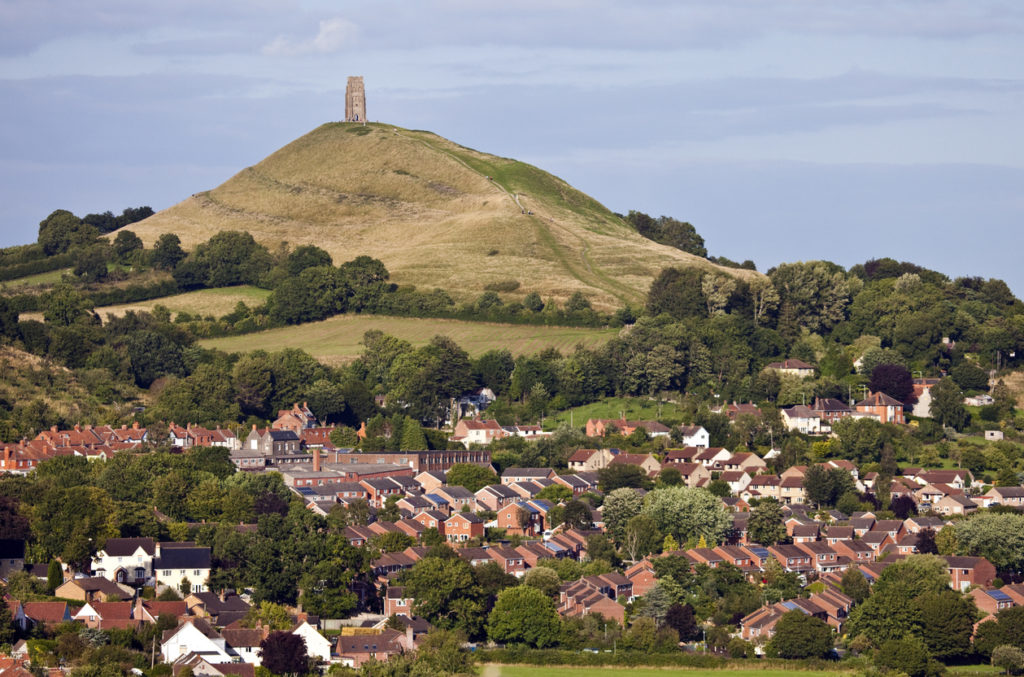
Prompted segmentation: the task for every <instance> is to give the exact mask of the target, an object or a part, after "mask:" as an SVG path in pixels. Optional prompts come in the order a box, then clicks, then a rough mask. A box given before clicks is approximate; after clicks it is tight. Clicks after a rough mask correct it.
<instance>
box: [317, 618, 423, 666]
mask: <svg viewBox="0 0 1024 677" xmlns="http://www.w3.org/2000/svg"><path fill="white" fill-rule="evenodd" d="M412 635H413V629H412V627H411V626H407V627H406V629H405V632H399V631H398V630H391V629H384V630H381V631H380V632H379V633H377V634H359V635H340V636H339V637H338V641H337V643H336V644H335V645H334V652H335V653H336V654H337V655H338V657H339V659H340V663H341V664H342V665H344V666H347V667H351V668H359V667H360V666H362V665H363V663H365V662H367V661H368V660H370V659H371V658H372V659H375V660H378V661H387V660H388V659H390V658H391V657H392V656H394V655H397V654H401V653H405V652H406V651H412V650H413V649H415V646H414V644H413V636H412Z"/></svg>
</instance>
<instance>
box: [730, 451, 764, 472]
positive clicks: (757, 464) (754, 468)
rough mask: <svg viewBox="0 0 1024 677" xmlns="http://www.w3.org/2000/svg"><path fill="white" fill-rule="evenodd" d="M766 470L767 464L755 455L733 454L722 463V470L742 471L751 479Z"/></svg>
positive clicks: (745, 453)
mask: <svg viewBox="0 0 1024 677" xmlns="http://www.w3.org/2000/svg"><path fill="white" fill-rule="evenodd" d="M767 469H768V464H767V463H765V462H764V460H763V459H762V458H761V457H760V456H758V455H757V454H751V453H750V452H746V451H743V452H739V453H736V454H733V455H732V456H730V457H729V458H727V459H726V460H725V461H724V462H723V463H722V470H726V471H729V470H743V471H745V472H746V473H747V474H749V475H750V476H751V477H753V476H754V475H756V474H757V473H759V472H762V471H764V470H767Z"/></svg>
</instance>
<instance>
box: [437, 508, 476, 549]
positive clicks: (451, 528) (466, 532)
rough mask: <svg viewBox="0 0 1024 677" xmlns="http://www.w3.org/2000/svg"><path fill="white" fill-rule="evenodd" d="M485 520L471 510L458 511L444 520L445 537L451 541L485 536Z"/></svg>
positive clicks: (458, 541)
mask: <svg viewBox="0 0 1024 677" xmlns="http://www.w3.org/2000/svg"><path fill="white" fill-rule="evenodd" d="M483 535H484V520H483V519H482V518H480V517H478V516H476V515H474V514H473V513H471V512H457V513H454V514H452V516H451V517H449V518H448V519H446V520H445V521H444V537H445V539H446V540H448V542H450V543H462V542H465V541H468V540H469V539H471V538H483Z"/></svg>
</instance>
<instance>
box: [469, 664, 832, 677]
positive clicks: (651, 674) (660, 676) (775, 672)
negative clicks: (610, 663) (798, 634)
mask: <svg viewBox="0 0 1024 677" xmlns="http://www.w3.org/2000/svg"><path fill="white" fill-rule="evenodd" d="M725 674H728V675H729V677H782V676H783V675H803V676H805V677H838V676H840V675H841V676H844V677H847V676H848V675H850V674H851V673H850V672H849V671H841V670H835V671H825V670H779V669H764V670H736V669H733V668H724V669H722V670H704V669H699V668H627V667H607V668H601V667H565V666H561V665H558V666H540V665H484V666H483V669H482V670H481V671H480V675H481V677H576V676H579V677H584V676H585V675H601V677H669V676H671V675H680V676H685V677H722V675H725Z"/></svg>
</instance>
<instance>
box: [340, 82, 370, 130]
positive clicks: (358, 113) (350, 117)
mask: <svg viewBox="0 0 1024 677" xmlns="http://www.w3.org/2000/svg"><path fill="white" fill-rule="evenodd" d="M345 122H362V123H363V124H366V89H364V88H363V76H361V75H351V76H349V78H348V85H346V86H345Z"/></svg>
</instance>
